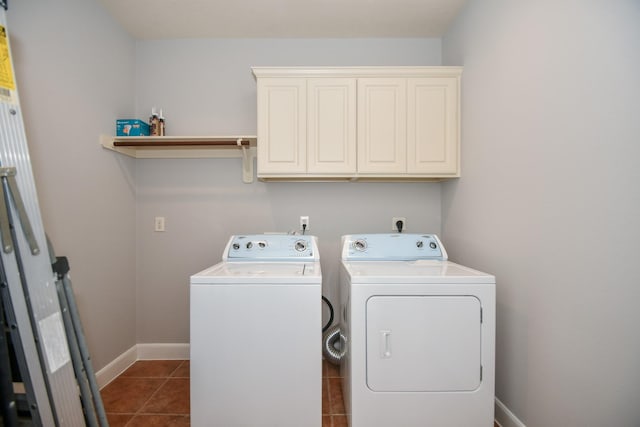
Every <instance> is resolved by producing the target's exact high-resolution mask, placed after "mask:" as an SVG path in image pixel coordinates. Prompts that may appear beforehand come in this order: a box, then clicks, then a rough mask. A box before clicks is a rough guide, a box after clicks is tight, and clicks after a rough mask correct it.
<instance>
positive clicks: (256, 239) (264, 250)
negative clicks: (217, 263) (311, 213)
mask: <svg viewBox="0 0 640 427" xmlns="http://www.w3.org/2000/svg"><path fill="white" fill-rule="evenodd" d="M222 259H223V260H225V261H254V262H255V261H264V262H269V261H274V262H276V261H307V262H308V261H317V260H319V259H320V257H319V255H318V244H317V239H316V237H315V236H308V235H302V236H300V235H291V234H246V235H238V236H231V239H229V243H227V247H226V249H225V251H224V255H223V257H222Z"/></svg>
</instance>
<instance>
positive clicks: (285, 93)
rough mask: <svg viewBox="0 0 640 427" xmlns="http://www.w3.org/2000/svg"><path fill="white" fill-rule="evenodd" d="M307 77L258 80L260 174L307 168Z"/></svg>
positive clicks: (298, 170) (300, 170)
mask: <svg viewBox="0 0 640 427" xmlns="http://www.w3.org/2000/svg"><path fill="white" fill-rule="evenodd" d="M306 120H307V117H306V82H305V79H302V78H300V79H298V78H290V79H280V78H266V79H260V80H259V81H258V174H260V173H301V172H305V171H306Z"/></svg>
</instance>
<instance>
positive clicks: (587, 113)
mask: <svg viewBox="0 0 640 427" xmlns="http://www.w3.org/2000/svg"><path fill="white" fill-rule="evenodd" d="M639 22H640V2H638V1H634V0H629V1H623V0H621V1H613V2H601V1H597V0H594V1H591V0H589V1H577V0H567V1H563V2H533V1H531V2H505V1H498V0H484V1H477V0H472V1H471V2H470V3H469V4H468V5H467V7H466V8H465V9H464V10H463V11H462V13H461V14H460V16H459V17H458V18H457V20H456V21H455V23H454V24H453V26H452V27H451V29H450V31H449V32H448V34H447V35H446V36H445V37H444V38H443V63H444V64H446V65H463V66H464V75H463V92H462V99H463V104H462V117H463V127H462V134H463V143H462V153H463V156H462V178H461V179H460V180H457V181H451V182H449V183H446V184H444V185H443V189H442V192H443V194H442V195H443V201H442V203H443V214H442V218H443V220H442V221H443V222H442V227H443V236H444V239H445V240H444V241H445V242H446V243H447V245H448V246H447V249H448V250H449V253H450V255H451V258H453V259H454V260H457V261H460V262H462V263H465V264H469V265H471V266H474V267H476V268H479V269H483V270H486V271H490V272H492V273H494V274H496V276H497V280H498V287H497V298H498V301H497V304H498V312H497V325H498V326H497V383H496V394H497V397H498V399H500V400H501V401H502V402H503V403H505V404H506V405H507V406H508V407H509V408H510V409H511V410H512V411H513V412H514V413H515V415H516V416H517V417H518V418H519V419H520V420H521V421H523V422H524V423H525V424H526V425H527V426H528V427H537V426H540V427H542V426H576V427H577V426H580V427H585V426H594V427H596V426H604V425H609V426H620V427H622V426H625V427H632V426H638V425H640V405H638V396H640V369H638V366H639V365H638V363H639V361H640V333H638V325H639V324H640V309H638V301H640V270H638V268H637V264H638V256H639V255H640V251H639V250H638V241H640V227H639V226H638V218H640V191H639V190H638V183H639V182H640V168H639V167H638V159H640V144H639V143H638V138H639V135H640V120H638V111H637V108H638V99H640V77H639V76H640V25H638V23H639Z"/></svg>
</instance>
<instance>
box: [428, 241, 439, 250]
mask: <svg viewBox="0 0 640 427" xmlns="http://www.w3.org/2000/svg"><path fill="white" fill-rule="evenodd" d="M429 247H430V248H431V249H435V248H437V247H438V245H436V242H431V243H429Z"/></svg>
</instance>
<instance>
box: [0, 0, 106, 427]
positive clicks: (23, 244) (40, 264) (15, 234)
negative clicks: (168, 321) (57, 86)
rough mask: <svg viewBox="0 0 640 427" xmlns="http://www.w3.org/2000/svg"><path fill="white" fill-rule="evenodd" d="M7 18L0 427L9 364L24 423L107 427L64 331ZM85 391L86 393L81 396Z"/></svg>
mask: <svg viewBox="0 0 640 427" xmlns="http://www.w3.org/2000/svg"><path fill="white" fill-rule="evenodd" d="M0 6H6V3H4V4H3V5H0ZM6 21H7V12H6V10H4V9H0V179H1V190H2V191H0V235H1V242H2V246H1V248H0V279H1V283H0V297H1V301H0V320H2V322H0V324H2V326H3V327H2V329H1V330H0V333H1V335H2V337H1V338H0V379H1V380H0V392H2V394H1V395H0V401H1V402H0V403H3V408H2V412H0V416H1V417H2V419H3V421H4V425H5V426H11V425H18V424H17V420H16V417H17V416H16V414H17V411H18V409H19V408H18V406H20V403H21V402H20V400H19V399H17V398H16V392H15V391H14V389H15V385H14V384H13V382H12V381H11V376H10V375H11V371H12V364H11V363H9V361H14V363H13V365H17V369H18V370H19V372H20V376H21V380H22V383H23V384H24V389H25V390H24V393H18V394H21V395H24V396H26V403H25V402H23V403H25V404H26V408H27V410H28V411H29V412H30V420H31V424H30V425H35V426H47V427H48V426H63V427H67V426H68V427H75V426H85V425H90V426H93V425H98V421H97V418H100V422H101V423H102V424H101V425H104V426H106V425H108V424H107V423H106V417H104V416H103V415H104V413H103V412H102V416H99V417H98V416H97V415H96V414H95V411H96V409H97V408H96V406H100V407H101V400H100V396H99V391H98V390H97V386H95V381H93V384H91V385H90V386H88V385H87V384H86V383H87V377H88V376H90V377H91V378H90V379H91V380H94V376H93V371H92V370H90V369H89V372H87V369H86V365H85V367H83V366H82V365H77V364H75V366H74V362H76V359H78V357H79V358H80V359H84V360H85V361H87V362H88V353H87V352H86V345H85V344H84V341H83V340H84V338H83V337H82V331H81V330H79V331H76V330H75V329H70V328H73V323H74V321H78V322H79V319H77V318H76V319H73V315H75V316H76V317H77V313H70V311H71V310H75V302H74V301H72V295H71V297H70V299H71V301H70V300H69V299H67V298H64V299H61V297H59V295H63V294H65V292H66V291H65V286H66V288H68V279H67V277H66V271H64V269H63V270H62V271H59V272H57V274H56V273H54V271H53V269H52V263H51V258H50V256H51V254H50V251H49V247H48V245H47V239H46V236H45V232H44V227H43V223H42V218H41V215H40V208H39V205H38V198H37V194H36V187H35V182H34V177H33V171H32V168H31V162H30V157H29V151H28V147H27V139H26V135H25V129H24V124H23V118H22V111H21V108H20V102H19V98H18V91H17V87H16V84H15V78H14V76H15V74H14V70H13V66H12V63H11V50H10V46H9V37H8V34H7V22H6ZM59 292H60V294H59ZM68 292H70V289H69V290H68ZM61 303H62V304H63V306H62V308H61ZM71 306H73V307H71ZM70 307H71V308H70ZM79 340H81V341H82V342H81V343H80V344H81V345H80V346H79V347H78V342H79ZM9 341H10V342H9ZM7 349H8V350H7ZM11 355H13V356H14V357H13V358H11V357H10V356H11ZM78 355H79V356H78ZM89 367H90V364H89ZM7 370H8V371H9V372H8V373H7ZM15 370H16V369H13V371H14V372H15ZM87 373H90V375H87ZM80 374H82V375H83V377H82V379H80V378H81V377H80V376H79V375H80ZM87 387H90V388H91V389H92V391H89V392H87ZM87 393H89V394H91V393H93V394H94V396H93V397H94V398H95V397H96V396H95V394H97V399H98V400H99V402H98V404H96V403H95V401H92V400H91V399H90V398H89V397H88V395H87ZM0 421H2V420H0ZM2 424H3V423H2V422H0V425H2ZM20 425H22V424H20Z"/></svg>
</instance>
